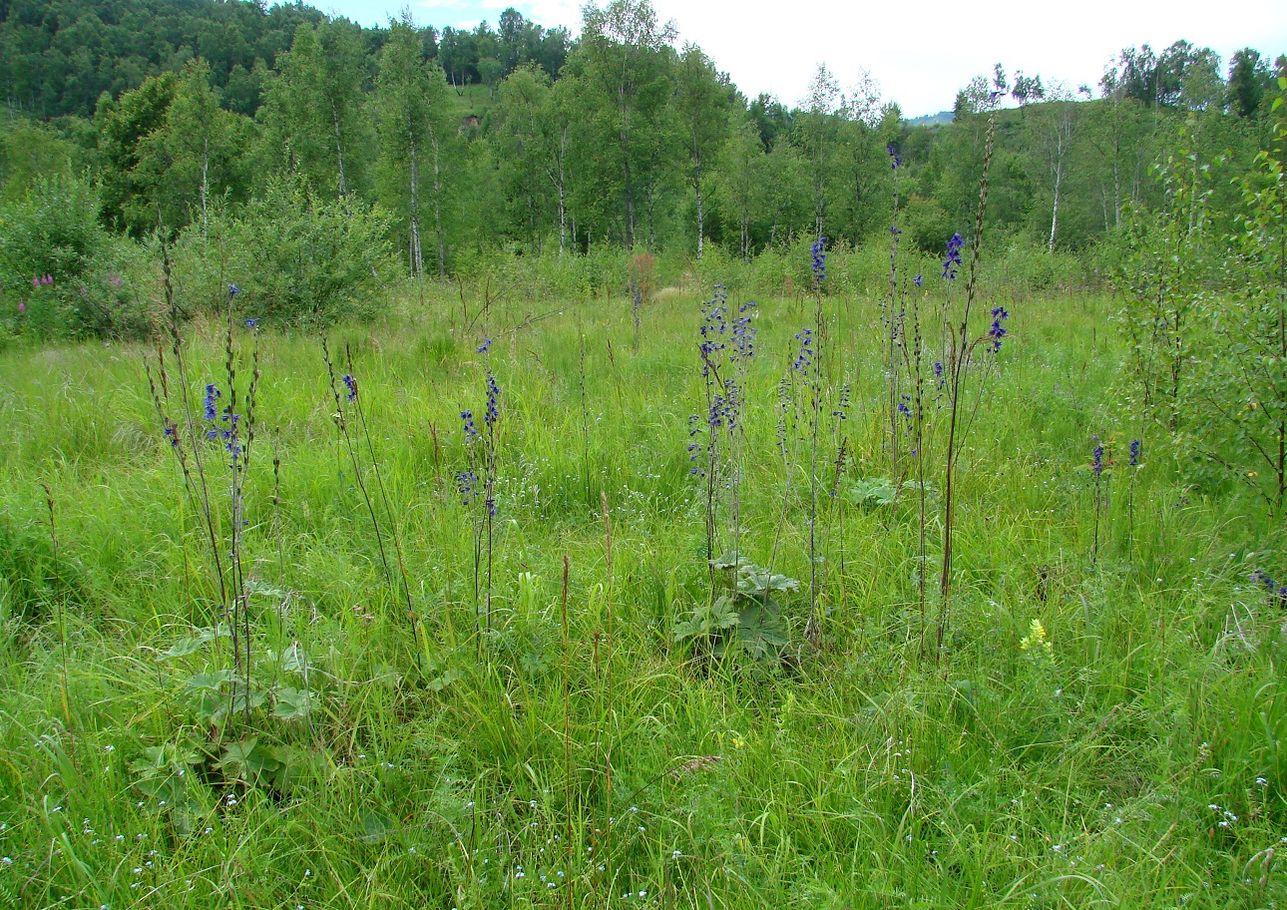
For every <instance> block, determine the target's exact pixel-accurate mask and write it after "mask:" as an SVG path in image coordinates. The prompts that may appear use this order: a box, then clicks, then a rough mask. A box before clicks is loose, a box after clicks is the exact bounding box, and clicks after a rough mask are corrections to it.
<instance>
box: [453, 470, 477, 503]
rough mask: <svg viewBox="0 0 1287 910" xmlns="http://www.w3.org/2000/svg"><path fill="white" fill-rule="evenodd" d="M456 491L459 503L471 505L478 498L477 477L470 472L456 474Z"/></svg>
mask: <svg viewBox="0 0 1287 910" xmlns="http://www.w3.org/2000/svg"><path fill="white" fill-rule="evenodd" d="M456 490H457V492H459V493H460V501H461V502H463V503H464V504H465V505H467V506H468V505H472V504H473V502H474V500H475V499H477V498H478V475H477V474H475V473H474V472H473V471H472V470H471V471H457V472H456Z"/></svg>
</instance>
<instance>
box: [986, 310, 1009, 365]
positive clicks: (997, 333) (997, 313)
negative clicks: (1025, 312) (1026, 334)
mask: <svg viewBox="0 0 1287 910" xmlns="http://www.w3.org/2000/svg"><path fill="white" fill-rule="evenodd" d="M1009 318H1010V311H1009V310H1007V309H1006V308H1005V307H1003V306H997V307H993V308H992V328H990V329H988V337H989V338H991V339H992V352H993V353H994V354H995V353H996V352H997V351H999V350H1001V339H1002V338H1004V337H1005V334H1006V327H1005V326H1004V325H1003V324H1002V323H1004V322H1005V321H1006V320H1007V319H1009Z"/></svg>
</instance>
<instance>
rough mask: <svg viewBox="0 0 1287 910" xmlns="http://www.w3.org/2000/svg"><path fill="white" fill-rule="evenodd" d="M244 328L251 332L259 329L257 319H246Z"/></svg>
mask: <svg viewBox="0 0 1287 910" xmlns="http://www.w3.org/2000/svg"><path fill="white" fill-rule="evenodd" d="M246 328H248V329H251V330H254V329H257V328H259V320H258V319H255V318H253V317H252V318H250V319H247V320H246Z"/></svg>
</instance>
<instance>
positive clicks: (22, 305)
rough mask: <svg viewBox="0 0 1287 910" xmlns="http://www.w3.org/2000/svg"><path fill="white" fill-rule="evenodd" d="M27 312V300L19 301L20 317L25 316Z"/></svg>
mask: <svg viewBox="0 0 1287 910" xmlns="http://www.w3.org/2000/svg"><path fill="white" fill-rule="evenodd" d="M26 312H27V301H25V300H19V301H18V315H19V316H21V315H23V314H24V313H26Z"/></svg>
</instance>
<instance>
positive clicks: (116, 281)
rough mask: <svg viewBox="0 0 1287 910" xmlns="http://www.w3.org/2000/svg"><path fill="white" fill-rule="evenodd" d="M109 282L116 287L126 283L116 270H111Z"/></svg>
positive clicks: (108, 276)
mask: <svg viewBox="0 0 1287 910" xmlns="http://www.w3.org/2000/svg"><path fill="white" fill-rule="evenodd" d="M107 283H108V284H110V285H111V286H112V287H114V288H119V287H120V286H121V285H122V284H124V283H125V281H124V280H123V279H122V278H121V276H120V275H118V274H116V273H115V272H109V273H108V275H107Z"/></svg>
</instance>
